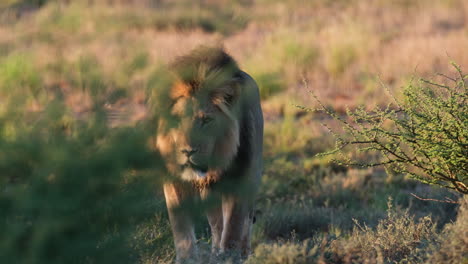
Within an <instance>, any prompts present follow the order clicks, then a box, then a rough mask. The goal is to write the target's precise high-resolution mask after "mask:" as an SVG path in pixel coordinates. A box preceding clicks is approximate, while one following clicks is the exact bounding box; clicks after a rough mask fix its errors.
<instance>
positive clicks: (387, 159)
mask: <svg viewBox="0 0 468 264" xmlns="http://www.w3.org/2000/svg"><path fill="white" fill-rule="evenodd" d="M453 65H454V67H455V69H456V70H457V73H458V77H457V78H451V77H446V79H447V80H448V82H449V84H443V83H438V82H433V81H428V80H424V79H421V80H420V81H419V82H417V83H411V84H410V85H409V86H407V87H406V88H405V90H404V94H403V95H404V99H405V100H404V101H403V102H401V101H399V100H397V99H396V98H393V99H394V102H393V103H390V104H389V105H388V106H387V107H386V108H380V107H377V108H375V109H373V110H372V111H366V110H365V108H364V107H360V108H358V109H357V110H354V111H349V110H348V111H347V114H348V115H347V118H349V119H345V118H342V117H340V116H338V115H337V114H336V113H334V112H333V111H332V110H330V109H327V108H326V107H325V106H324V105H323V104H322V103H321V102H320V101H319V103H320V105H321V108H320V109H319V111H324V112H326V113H327V114H329V115H330V116H332V117H333V118H334V119H335V120H338V121H340V122H341V123H342V127H343V129H344V130H345V132H346V134H345V135H340V134H338V133H335V132H333V131H332V132H333V133H334V134H335V136H336V148H335V149H334V150H332V151H331V152H328V153H326V154H331V153H336V152H340V151H342V150H343V149H344V148H345V147H347V146H349V145H354V146H357V151H359V152H374V153H377V154H378V156H377V157H378V161H376V162H363V163H361V162H352V161H351V160H350V159H349V156H348V157H344V159H342V160H340V161H339V162H340V163H344V164H346V165H357V166H378V165H384V166H385V167H386V168H387V171H388V172H396V173H402V174H406V175H409V176H411V177H413V178H415V179H417V180H419V181H421V182H424V183H427V184H434V185H439V186H442V187H446V188H449V189H453V190H456V191H458V192H460V193H463V194H468V187H467V184H468V148H467V146H468V103H467V101H468V87H467V85H466V82H465V79H467V75H464V74H463V73H462V71H461V70H460V68H459V67H458V66H457V65H456V64H453ZM315 98H316V97H315ZM317 100H318V99H317ZM341 153H343V152H341ZM374 156H375V155H374Z"/></svg>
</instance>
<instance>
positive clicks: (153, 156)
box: [0, 0, 468, 264]
mask: <svg viewBox="0 0 468 264" xmlns="http://www.w3.org/2000/svg"><path fill="white" fill-rule="evenodd" d="M0 10H1V11H0V262H1V263H144V264H150V263H171V262H173V260H174V246H173V242H172V235H171V232H170V228H169V223H168V217H167V212H166V208H165V204H164V197H163V195H162V190H161V182H162V180H164V177H165V175H166V173H165V167H164V164H163V162H162V161H161V159H160V157H159V155H158V153H156V152H155V151H154V149H153V148H152V145H151V142H152V140H153V137H154V135H155V133H156V122H154V120H156V119H157V115H158V111H157V106H155V105H154V104H153V102H155V101H157V100H154V99H155V98H153V96H154V93H153V91H154V89H158V88H160V87H162V86H164V83H165V76H164V65H165V64H166V63H167V62H169V61H171V60H172V59H173V58H175V57H176V56H178V55H182V54H184V53H186V52H188V51H189V50H191V49H192V48H194V47H196V46H198V45H200V44H209V45H215V44H219V43H222V44H223V45H224V47H225V49H226V51H228V52H229V53H230V54H232V55H233V57H234V58H236V59H237V60H238V62H239V65H240V67H241V68H242V69H244V70H245V71H247V72H249V73H250V74H251V75H252V76H253V77H254V78H255V79H256V80H257V82H258V84H259V86H260V89H261V96H262V100H263V101H262V107H263V110H264V116H265V139H264V140H265V148H264V161H265V162H264V163H265V165H264V167H265V168H264V175H263V180H262V187H261V190H260V194H259V197H258V199H257V208H258V209H257V214H256V219H257V221H256V223H255V225H254V230H253V234H254V235H253V254H252V255H251V256H250V257H249V259H247V260H246V262H247V263H466V262H467V261H468V254H467V252H468V241H467V238H468V229H467V224H468V223H467V222H468V201H467V198H466V195H465V194H466V185H467V184H468V183H467V175H466V172H467V134H466V133H467V129H466V128H467V112H468V111H466V110H467V109H466V108H467V103H466V98H467V91H466V75H465V73H464V70H467V69H468V55H467V53H466V47H467V46H468V3H466V1H463V0H434V1H424V0H413V1H410V0H396V1H394V0H377V1H373V0H350V1H329V0H316V1H306V0H291V1H277V0H221V1H209V0H200V1H185V0H177V1H168V0H167V1H166V0H142V1H135V0H134V1H132V0H108V1H105V0H102V1H99V0H81V1H58V0H56V1H54V0H48V1H47V0H42V1H39V0H37V1H33V0H30V1H26V0H10V1H2V2H1V3H0ZM451 61H454V62H456V64H454V65H455V67H454V66H453V65H451V64H450V62H451ZM420 78H422V79H421V80H420ZM298 106H299V107H298ZM335 150H336V151H335ZM321 153H322V154H321ZM323 153H325V154H323ZM317 154H320V155H317ZM379 164H381V165H386V166H375V165H379ZM428 183H429V184H428ZM444 187H446V188H444ZM194 208H195V209H196V208H197V206H196V205H195V206H194ZM194 211H195V212H194V213H196V210H194ZM208 230H209V228H208V225H207V223H206V220H204V219H202V218H200V221H199V223H198V226H197V234H198V237H200V238H201V239H200V241H199V244H200V246H201V247H202V248H203V247H204V246H206V248H207V249H208V248H209V242H210V235H209V231H208Z"/></svg>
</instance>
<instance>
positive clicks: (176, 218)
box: [164, 183, 198, 263]
mask: <svg viewBox="0 0 468 264" xmlns="http://www.w3.org/2000/svg"><path fill="white" fill-rule="evenodd" d="M164 196H165V197H166V205H167V210H168V212H169V220H170V222H171V228H172V234H173V236H174V243H175V248H176V254H177V263H184V262H186V261H187V260H190V261H194V260H195V261H196V260H197V259H198V253H197V249H196V245H195V243H196V239H195V232H194V227H193V221H192V217H191V215H190V214H189V213H188V212H186V211H185V210H184V208H180V205H181V203H182V201H184V200H185V199H187V198H188V197H191V196H193V190H192V189H191V188H190V187H189V186H186V185H184V184H181V183H177V184H176V183H166V184H164Z"/></svg>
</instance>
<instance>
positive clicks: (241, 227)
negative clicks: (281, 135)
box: [156, 47, 263, 262]
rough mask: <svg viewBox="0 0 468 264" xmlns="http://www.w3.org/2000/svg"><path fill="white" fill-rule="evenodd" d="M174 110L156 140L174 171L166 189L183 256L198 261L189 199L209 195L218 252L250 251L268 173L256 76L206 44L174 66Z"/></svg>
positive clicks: (161, 124)
mask: <svg viewBox="0 0 468 264" xmlns="http://www.w3.org/2000/svg"><path fill="white" fill-rule="evenodd" d="M170 72H171V73H172V74H173V75H174V76H175V78H174V79H175V81H173V82H172V83H171V85H170V87H168V91H166V95H167V102H165V105H167V107H168V109H169V111H168V113H167V114H166V115H164V117H162V118H161V119H160V120H159V126H158V136H157V138H156V146H157V148H158V150H159V152H160V153H161V155H162V156H163V157H164V159H165V160H166V163H167V168H168V170H169V171H170V172H171V174H174V175H177V177H173V179H172V180H170V181H169V182H166V183H165V184H164V194H165V197H166V204H167V208H168V211H169V219H170V222H171V226H172V232H173V235H174V242H175V248H176V253H177V261H178V262H184V261H185V260H187V259H189V260H192V261H193V260H196V259H197V252H196V245H195V244H196V239H195V234H194V228H193V219H192V215H193V214H191V213H189V211H190V210H189V208H187V206H183V205H182V206H181V203H183V202H184V201H187V200H189V201H194V200H196V199H197V197H198V198H199V197H201V198H202V199H204V200H205V201H210V202H211V203H210V204H211V206H207V208H206V209H205V211H206V212H205V213H206V215H207V218H208V222H209V224H210V227H211V234H212V253H214V254H215V255H216V254H218V253H222V254H223V253H224V254H226V253H229V254H241V255H242V256H243V257H245V256H247V254H248V253H249V250H250V232H251V226H252V222H253V218H254V216H253V206H254V195H255V193H256V191H257V188H258V186H259V183H260V177H261V173H262V151H263V150H262V148H263V115H262V109H261V106H260V96H259V90H258V87H257V85H256V83H255V81H254V80H253V79H252V78H251V77H250V76H249V75H248V74H247V73H245V72H243V71H241V70H240V69H239V67H238V66H237V64H236V62H235V61H234V60H233V59H232V58H231V57H230V56H229V55H228V54H226V53H225V52H224V51H223V50H222V49H220V48H210V47H200V48H197V49H195V50H194V51H192V52H191V53H190V54H188V55H186V56H182V57H180V58H178V59H176V60H175V61H174V62H173V63H172V64H171V65H170Z"/></svg>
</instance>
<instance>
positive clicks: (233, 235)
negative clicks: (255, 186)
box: [220, 195, 250, 257]
mask: <svg viewBox="0 0 468 264" xmlns="http://www.w3.org/2000/svg"><path fill="white" fill-rule="evenodd" d="M248 219H249V206H248V201H246V200H245V199H242V198H240V197H238V196H237V195H231V196H226V197H223V234H222V236H221V244H220V247H221V252H223V253H226V254H233V255H241V254H242V256H243V257H246V255H245V254H246V252H245V251H246V250H245V249H243V246H245V245H246V244H250V241H248V242H249V243H246V242H247V241H243V239H245V235H244V234H245V228H248V229H250V226H244V225H246V224H247V225H248V224H249V222H248Z"/></svg>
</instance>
